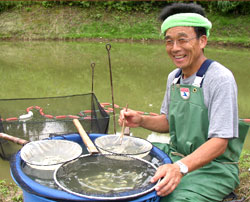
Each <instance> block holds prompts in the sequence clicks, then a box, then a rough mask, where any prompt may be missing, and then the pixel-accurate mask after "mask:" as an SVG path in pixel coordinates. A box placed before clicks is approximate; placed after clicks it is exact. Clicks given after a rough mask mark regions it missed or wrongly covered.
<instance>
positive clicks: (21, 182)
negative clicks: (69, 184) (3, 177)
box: [11, 134, 171, 202]
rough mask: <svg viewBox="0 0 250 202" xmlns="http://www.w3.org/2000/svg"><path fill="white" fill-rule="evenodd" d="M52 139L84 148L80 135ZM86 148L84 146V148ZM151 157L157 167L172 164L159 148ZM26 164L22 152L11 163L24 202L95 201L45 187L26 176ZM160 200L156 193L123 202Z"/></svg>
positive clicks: (93, 137) (155, 148)
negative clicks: (24, 167)
mask: <svg viewBox="0 0 250 202" xmlns="http://www.w3.org/2000/svg"><path fill="white" fill-rule="evenodd" d="M101 135H103V134H90V138H91V139H92V140H94V139H95V138H97V137H99V136H101ZM52 139H67V140H71V141H74V142H78V143H79V144H81V145H82V146H83V143H82V140H81V137H80V136H79V135H78V134H70V135H65V136H58V137H54V138H52ZM83 148H84V146H83ZM150 156H152V159H151V160H150V161H151V162H152V163H154V164H156V165H160V164H167V163H171V159H170V158H169V157H168V155H167V154H165V153H164V152H163V151H161V150H160V149H158V148H157V147H153V149H152V151H151V153H150ZM23 163H24V162H23V161H22V160H21V157H20V151H19V152H17V154H16V155H15V156H14V158H13V159H12V161H11V175H12V178H13V180H14V181H15V182H16V184H17V185H18V186H19V187H20V188H21V189H22V191H23V199H24V202H66V201H93V200H92V199H89V198H84V197H79V196H76V195H73V194H70V193H67V192H65V191H62V190H58V189H54V188H51V187H48V186H44V185H42V184H40V183H38V182H36V181H34V180H33V179H31V178H30V177H29V176H28V175H26V174H25V173H24V172H23V170H22V164H23ZM159 200H160V197H158V196H157V194H156V192H155V191H153V192H150V193H148V194H146V195H143V196H141V197H138V198H135V199H130V200H123V201H133V202H139V201H145V202H151V201H152V202H153V201H155V202H157V201H159Z"/></svg>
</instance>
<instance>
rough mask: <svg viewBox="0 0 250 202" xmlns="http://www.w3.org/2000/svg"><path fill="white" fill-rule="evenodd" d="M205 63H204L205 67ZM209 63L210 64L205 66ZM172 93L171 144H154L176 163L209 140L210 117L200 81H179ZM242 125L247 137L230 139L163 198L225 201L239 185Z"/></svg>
mask: <svg viewBox="0 0 250 202" xmlns="http://www.w3.org/2000/svg"><path fill="white" fill-rule="evenodd" d="M210 63H211V62H210ZM210 63H209V64H210ZM204 65H205V64H204V63H203V65H202V67H203V69H204ZM205 66H206V65H205ZM208 66H209V65H208V64H207V67H206V69H207V68H208ZM202 67H201V68H200V69H202ZM205 71H206V70H205ZM179 74H180V73H179ZM203 74H205V72H203ZM196 77H198V76H196ZM177 79H178V78H177ZM198 80H199V81H200V84H201V83H202V79H200V78H198ZM176 81H177V80H176V79H175V82H176ZM170 95H171V96H170V107H169V119H168V121H169V127H170V131H169V132H170V144H169V145H168V144H161V143H154V145H155V146H157V147H159V148H160V149H162V150H163V151H164V152H165V153H167V154H168V155H169V157H170V158H171V159H172V161H173V162H176V161H177V160H180V159H182V158H183V157H184V156H187V155H189V154H190V153H192V152H193V151H195V150H196V149H197V148H198V147H199V146H200V145H202V144H203V143H205V142H206V141H207V137H208V127H209V120H208V110H207V107H206V106H205V104H204V98H203V91H202V88H201V87H197V84H196V86H194V84H193V85H180V84H178V83H177V82H176V83H174V84H172V86H171V94H170ZM242 127H243V129H244V130H241V131H242V133H244V137H242V136H243V135H241V134H239V135H240V137H242V138H237V139H232V140H230V141H229V144H228V148H227V150H226V152H225V153H224V154H222V155H221V156H219V157H218V158H216V159H215V160H213V161H212V162H210V163H209V164H207V165H205V166H203V167H202V168H200V169H198V170H195V171H193V172H191V173H188V174H187V175H185V176H184V177H183V178H182V179H181V182H180V184H179V185H178V186H177V188H176V189H175V190H174V191H173V192H172V193H171V194H170V195H168V196H166V197H163V198H162V199H161V201H166V202H185V201H191V202H196V201H197V202H203V201H204V202H205V201H206V202H212V201H222V199H223V198H224V197H225V196H226V195H228V194H229V193H230V192H231V191H233V190H234V189H235V188H236V186H237V185H238V184H239V179H238V165H237V162H238V160H239V156H240V153H241V149H242V145H243V142H244V139H245V135H246V133H247V130H248V126H242Z"/></svg>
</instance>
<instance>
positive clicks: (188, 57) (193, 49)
mask: <svg viewBox="0 0 250 202" xmlns="http://www.w3.org/2000/svg"><path fill="white" fill-rule="evenodd" d="M204 37H205V36H202V37H200V38H199V39H198V38H197V37H196V33H195V31H194V28H193V27H172V28H170V29H168V30H167V32H166V35H165V40H166V50H167V53H168V55H169V57H170V58H171V59H172V61H173V62H174V64H175V65H176V66H177V67H180V68H182V69H183V70H184V69H193V68H196V66H197V63H198V62H199V59H200V58H201V57H202V56H203V52H202V49H203V48H204V47H205V46H206V37H205V43H204ZM198 64H199V63H198Z"/></svg>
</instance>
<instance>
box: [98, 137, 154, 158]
mask: <svg viewBox="0 0 250 202" xmlns="http://www.w3.org/2000/svg"><path fill="white" fill-rule="evenodd" d="M95 144H96V146H97V148H98V149H99V150H100V151H101V153H102V154H125V155H130V156H133V157H138V158H143V157H145V156H146V155H148V154H149V152H150V151H151V149H152V147H153V145H152V144H151V143H150V142H149V141H147V140H144V139H141V138H137V137H131V136H124V137H123V138H122V139H121V138H120V136H119V135H105V136H101V137H98V138H96V139H95Z"/></svg>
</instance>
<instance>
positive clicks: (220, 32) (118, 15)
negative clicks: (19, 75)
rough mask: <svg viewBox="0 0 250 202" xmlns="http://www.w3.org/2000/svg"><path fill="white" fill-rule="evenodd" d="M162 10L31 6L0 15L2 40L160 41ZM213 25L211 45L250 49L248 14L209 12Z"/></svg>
mask: <svg viewBox="0 0 250 202" xmlns="http://www.w3.org/2000/svg"><path fill="white" fill-rule="evenodd" d="M159 12H160V10H159V9H156V10H152V11H150V12H149V13H145V12H122V11H117V10H115V11H112V10H105V9H101V8H79V7H70V6H54V7H52V8H46V7H43V6H41V5H29V6H25V7H22V8H13V9H11V10H8V11H4V12H2V13H0V39H2V40H10V39H17V40H49V39H50V40H51V39H52V40H75V39H86V38H87V39H93V38H94V39H120V40H143V41H145V40H161V39H162V37H161V36H160V24H161V22H159V21H158V20H157V17H158V14H159ZM208 18H209V19H210V20H211V21H212V23H213V29H212V32H211V37H210V39H209V40H210V43H212V44H232V45H240V46H244V47H250V42H249V36H250V30H249V23H250V18H249V16H248V15H245V16H244V15H242V16H237V17H236V16H233V15H230V16H221V15H218V14H214V13H213V14H212V13H208Z"/></svg>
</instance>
